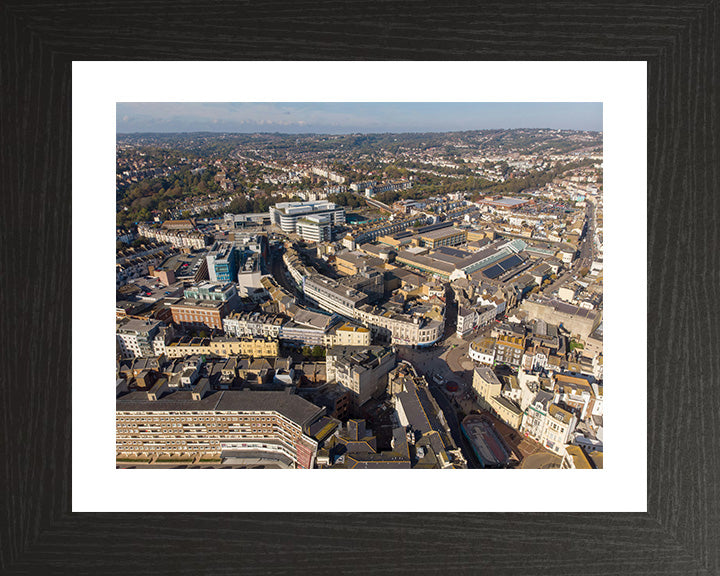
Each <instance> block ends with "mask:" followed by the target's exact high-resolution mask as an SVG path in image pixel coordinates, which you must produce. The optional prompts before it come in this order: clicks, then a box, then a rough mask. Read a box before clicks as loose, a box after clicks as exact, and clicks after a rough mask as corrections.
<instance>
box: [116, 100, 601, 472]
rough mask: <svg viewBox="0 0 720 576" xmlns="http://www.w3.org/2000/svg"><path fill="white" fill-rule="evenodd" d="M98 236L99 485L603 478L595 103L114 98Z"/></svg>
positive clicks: (598, 143) (598, 137) (598, 151)
mask: <svg viewBox="0 0 720 576" xmlns="http://www.w3.org/2000/svg"><path fill="white" fill-rule="evenodd" d="M108 212H109V210H108ZM108 216H109V215H108ZM115 224H116V252H115V262H116V287H115V294H116V298H115V299H116V334H115V340H116V342H115V347H116V401H115V406H116V444H115V451H116V459H115V461H116V467H117V468H122V469H129V468H132V469H147V468H206V469H227V468H234V469H258V468H260V469H288V468H305V469H316V468H319V469H326V468H339V469H343V468H361V469H370V468H373V469H434V468H442V469H446V468H447V469H451V468H459V469H476V470H480V469H498V468H502V469H567V470H571V469H602V468H603V106H602V103H601V102H566V103H563V102H550V103H535V102H527V103H522V102H512V103H510V102H508V103H502V102H487V103H484V102H476V103H472V102H463V103H453V102H431V103H427V102H425V103H423V102H407V103H402V102H399V103H398V102H392V103H386V102H375V103H368V102H357V103H355V102H333V103H331V102H316V103H313V102H288V103H281V102H239V103H235V102H232V103H229V102H228V103H223V102H219V103H217V102H216V103H200V102H198V103H187V102H165V103H163V102H147V103H144V102H118V103H117V105H116V218H115ZM263 474H264V473H263ZM263 477H265V476H263Z"/></svg>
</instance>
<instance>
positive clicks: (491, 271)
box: [483, 264, 505, 279]
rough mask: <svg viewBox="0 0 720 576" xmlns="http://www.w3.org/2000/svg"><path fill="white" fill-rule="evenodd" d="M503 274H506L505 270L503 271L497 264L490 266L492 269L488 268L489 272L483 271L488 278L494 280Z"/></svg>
mask: <svg viewBox="0 0 720 576" xmlns="http://www.w3.org/2000/svg"><path fill="white" fill-rule="evenodd" d="M503 272H505V270H503V268H501V267H500V266H498V265H497V264H495V265H494V266H490V268H488V269H487V270H483V274H484V275H485V276H487V277H488V278H492V279H495V278H497V277H498V276H500V274H502V273H503Z"/></svg>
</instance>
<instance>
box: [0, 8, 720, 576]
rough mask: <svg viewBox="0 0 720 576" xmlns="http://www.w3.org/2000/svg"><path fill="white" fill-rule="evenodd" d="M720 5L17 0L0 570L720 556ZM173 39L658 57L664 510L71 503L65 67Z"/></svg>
mask: <svg viewBox="0 0 720 576" xmlns="http://www.w3.org/2000/svg"><path fill="white" fill-rule="evenodd" d="M719 5H720V2H719V1H718V0H710V1H696V0H691V1H690V2H683V3H679V2H678V3H667V2H662V1H659V0H655V1H653V0H638V1H631V2H623V1H619V0H607V1H600V0H588V1H586V2H571V1H555V0H550V1H548V2H535V3H533V2H522V3H518V2H497V1H493V2H484V3H478V2H475V1H464V0H463V1H458V0H449V1H448V2H443V3H439V2H428V1H425V0H417V1H414V2H384V1H379V0H369V1H365V2H357V3H354V2H350V1H348V0H337V1H322V0H321V1H317V2H307V1H301V2H297V3H288V2H278V1H277V0H268V1H265V2H255V3H251V2H224V1H210V2H206V3H194V2H192V3H191V2H188V1H187V0H178V1H176V2H172V3H165V2H159V1H149V2H139V1H137V0H125V1H123V2H121V1H119V0H106V1H104V2H93V3H85V2H82V1H80V0H78V1H70V0H58V1H55V2H39V1H35V0H30V1H22V2H21V1H19V0H6V1H4V2H2V3H0V177H1V180H2V188H0V190H2V203H3V206H2V210H0V218H1V219H2V225H1V227H0V234H1V235H2V242H0V255H1V258H0V266H1V267H0V308H1V309H0V322H1V323H2V335H3V338H2V339H3V346H2V347H1V348H0V350H1V352H0V354H1V355H2V356H1V363H0V366H2V369H1V370H0V480H1V481H2V489H1V490H0V494H1V495H0V572H2V573H3V574H5V573H7V574H28V573H40V574H66V573H67V574H73V575H81V574H93V575H97V574H137V575H140V574H153V575H157V574H175V575H177V574H304V573H308V572H313V573H332V574H373V575H374V574H437V573H453V574H552V575H554V576H557V575H558V574H568V575H577V574H583V575H585V576H590V575H598V574H647V575H665V574H678V575H683V576H684V575H688V574H698V575H701V574H702V575H705V574H720V494H719V491H720V441H719V440H718V424H720V418H719V417H718V414H719V411H718V406H719V405H720V383H719V382H718V374H719V372H720V365H719V363H720V353H719V352H720V346H719V345H718V331H719V329H718V322H717V319H718V317H719V316H718V312H719V307H720V306H719V304H718V303H719V302H720V300H719V299H718V297H717V286H718V280H720V278H719V276H718V275H719V274H720V267H719V266H718V260H719V258H720V256H718V254H720V251H718V246H720V238H719V237H718V231H719V230H720V226H718V222H717V216H718V203H719V198H720V179H719V177H718V175H719V174H720V137H719V136H718V134H720V126H719V116H720V102H719V100H718V91H719V90H720V50H719V42H720V40H719V39H720V25H719V22H720V12H719V10H718V6H719ZM165 59H173V60H195V59H214V60H216V59H219V60H224V59H228V60H295V59H297V60H305V59H307V60H316V59H320V60H355V59H358V60H415V59H418V60H546V59H550V60H646V61H647V62H648V74H649V76H648V263H647V271H648V286H649V292H648V295H647V302H648V407H647V409H648V454H647V463H648V512H647V513H646V514H614V513H607V514H516V513H513V514H222V515H220V514H74V513H71V512H70V502H71V498H70V494H71V386H70V382H71V63H72V61H73V60H165ZM428 80H431V79H428ZM188 81H189V82H190V81H203V82H213V81H221V79H220V80H218V79H212V78H205V79H188ZM313 81H320V80H319V79H315V80H313ZM347 81H352V79H347ZM422 81H423V79H418V88H419V89H422ZM642 297H643V296H642V295H638V296H637V298H642ZM618 385H620V384H618ZM631 441H632V440H631V439H629V440H628V442H631ZM639 457H642V456H639ZM329 481H330V482H332V479H329ZM138 489H143V487H141V486H137V485H135V484H133V483H132V482H129V483H128V488H127V494H125V495H119V497H120V496H122V497H128V498H132V491H133V490H138ZM237 489H241V488H239V487H238V488H237ZM378 489H382V490H401V489H402V487H401V486H397V487H391V486H384V487H378ZM568 492H572V494H573V496H572V497H574V498H577V499H578V500H582V499H584V498H588V499H591V498H593V494H587V493H585V492H583V490H582V486H573V487H569V486H567V485H565V486H559V487H553V486H545V487H542V488H538V498H546V499H547V500H548V501H549V502H551V501H552V500H553V499H555V498H562V497H565V496H567V494H568ZM326 493H327V494H329V492H326ZM332 494H333V496H332V497H336V498H346V497H347V498H351V497H352V496H351V495H342V494H338V492H337V489H334V490H333V491H332ZM188 497H189V498H190V497H192V495H191V494H188Z"/></svg>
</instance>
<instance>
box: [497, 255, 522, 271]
mask: <svg viewBox="0 0 720 576" xmlns="http://www.w3.org/2000/svg"><path fill="white" fill-rule="evenodd" d="M521 262H522V259H521V258H520V257H519V256H517V255H512V256H510V258H506V259H505V260H503V261H502V262H498V263H497V265H498V266H500V267H502V268H503V269H505V270H510V268H513V267H515V266H517V265H518V264H520V263H521Z"/></svg>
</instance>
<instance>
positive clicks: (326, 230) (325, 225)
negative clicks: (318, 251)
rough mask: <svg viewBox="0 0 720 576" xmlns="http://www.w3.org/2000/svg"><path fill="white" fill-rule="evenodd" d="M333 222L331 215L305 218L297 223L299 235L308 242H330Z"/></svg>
mask: <svg viewBox="0 0 720 576" xmlns="http://www.w3.org/2000/svg"><path fill="white" fill-rule="evenodd" d="M332 222H333V218H332V216H331V215H330V214H321V215H311V216H305V217H304V218H300V219H299V220H298V221H297V225H296V229H297V233H298V234H300V236H301V237H302V239H303V240H305V241H306V242H328V241H330V240H332Z"/></svg>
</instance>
